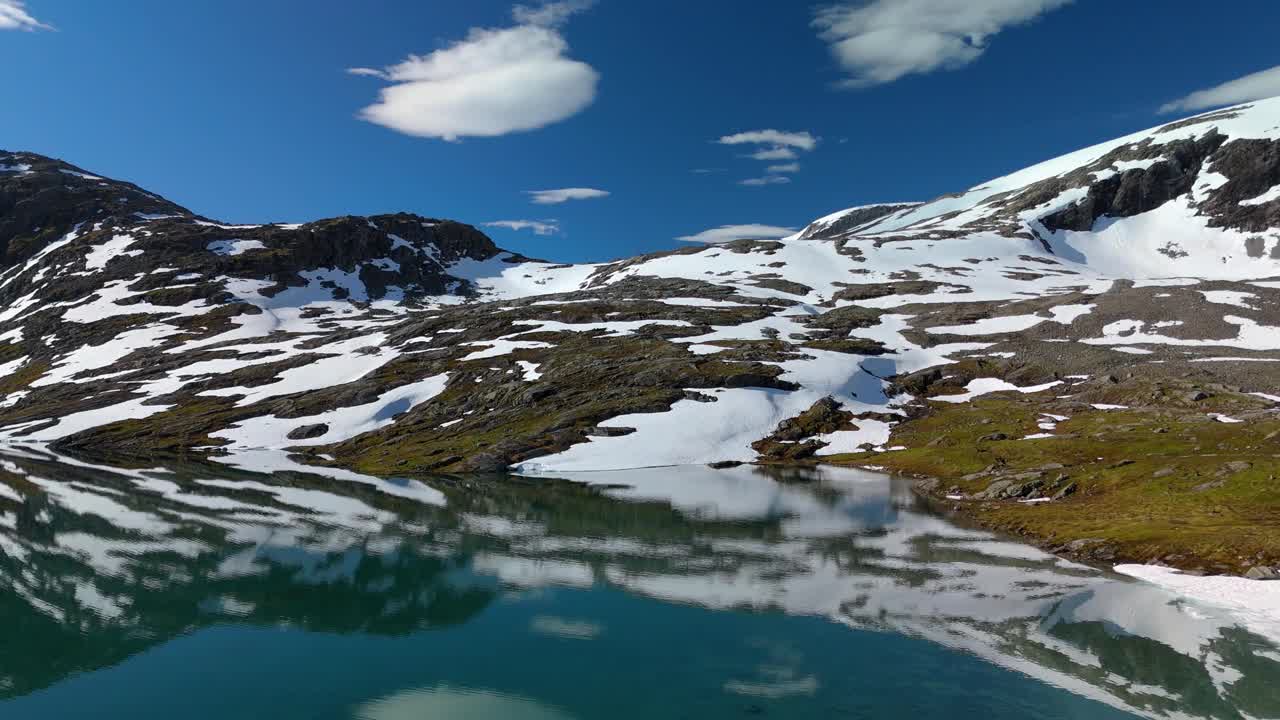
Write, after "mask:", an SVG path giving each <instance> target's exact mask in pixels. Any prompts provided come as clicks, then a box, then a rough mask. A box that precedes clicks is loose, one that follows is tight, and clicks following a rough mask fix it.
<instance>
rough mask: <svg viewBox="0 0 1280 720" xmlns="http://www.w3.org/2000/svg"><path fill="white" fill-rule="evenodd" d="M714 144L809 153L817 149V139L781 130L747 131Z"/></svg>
mask: <svg viewBox="0 0 1280 720" xmlns="http://www.w3.org/2000/svg"><path fill="white" fill-rule="evenodd" d="M716 142H718V143H720V144H721V145H773V146H774V147H792V148H796V149H798V150H805V151H809V150H812V149H814V148H816V147H818V138H816V137H814V136H813V135H812V134H810V133H808V132H783V131H781V130H748V131H746V132H740V133H734V134H732V135H725V136H723V137H721V138H720V139H719V140H717V141H716Z"/></svg>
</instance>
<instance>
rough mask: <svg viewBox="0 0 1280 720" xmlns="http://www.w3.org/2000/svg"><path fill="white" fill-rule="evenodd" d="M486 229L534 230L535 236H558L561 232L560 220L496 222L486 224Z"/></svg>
mask: <svg viewBox="0 0 1280 720" xmlns="http://www.w3.org/2000/svg"><path fill="white" fill-rule="evenodd" d="M484 226H485V227H499V228H506V229H508V230H516V231H519V230H532V231H533V234H534V235H556V234H558V233H559V232H560V222H559V221H558V220H554V219H552V220H494V221H493V222H487V223H484Z"/></svg>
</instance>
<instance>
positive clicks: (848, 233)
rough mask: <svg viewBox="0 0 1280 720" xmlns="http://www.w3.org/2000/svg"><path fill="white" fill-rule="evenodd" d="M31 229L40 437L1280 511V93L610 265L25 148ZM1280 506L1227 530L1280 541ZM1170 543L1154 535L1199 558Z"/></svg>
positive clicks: (0, 317)
mask: <svg viewBox="0 0 1280 720" xmlns="http://www.w3.org/2000/svg"><path fill="white" fill-rule="evenodd" d="M0 251H2V253H3V254H2V255H0V307H3V310H0V440H2V441H4V442H6V443H27V442H30V443H54V444H56V445H57V446H59V447H61V448H64V449H67V450H74V451H79V452H93V453H99V454H102V453H106V454H112V455H117V456H138V457H148V456H152V455H155V454H157V453H182V452H191V451H197V450H198V451H201V452H207V453H211V454H213V455H215V456H218V457H220V459H221V460H222V461H224V462H230V463H233V464H243V465H246V466H248V465H252V466H255V467H271V466H274V465H285V464H288V463H291V462H293V460H290V459H289V457H290V456H291V455H292V456H293V457H294V458H295V459H300V458H305V462H308V463H310V464H315V465H327V466H330V467H332V468H335V471H336V469H339V468H340V469H343V470H344V471H359V472H364V473H370V474H375V475H388V474H397V475H398V474H412V473H427V472H441V471H448V472H462V471H496V470H503V469H506V468H508V467H515V468H518V469H520V470H521V471H524V472H552V473H554V472H565V471H575V470H600V469H613V468H628V467H642V466H655V465H673V464H690V463H718V462H753V461H765V462H769V461H775V462H807V461H812V460H813V459H815V458H822V457H826V458H829V459H834V460H838V461H840V462H848V463H856V464H862V465H876V466H880V467H888V468H891V469H895V470H899V471H902V472H912V473H918V474H922V475H928V476H930V477H934V478H941V479H942V480H943V481H944V482H943V483H942V484H940V485H937V486H935V492H936V493H937V494H938V496H939V497H940V498H942V496H944V495H945V496H950V497H951V498H952V499H953V500H954V501H956V502H959V501H961V500H973V502H974V504H975V506H981V507H982V508H987V507H988V505H990V507H991V508H992V509H991V514H992V516H991V517H989V518H988V521H990V522H992V523H995V524H1000V525H1002V526H1005V527H1008V528H1010V529H1014V530H1020V529H1022V530H1025V528H1024V527H1023V525H1025V520H1024V519H1023V515H1025V512H1026V506H1025V505H1024V506H1023V507H1021V508H1015V510H1014V511H1012V512H1014V513H1015V515H1014V517H1013V518H1012V519H1010V518H1008V517H1005V514H1007V513H1009V512H1011V511H1009V510H1008V506H1009V504H1010V503H1009V502H1000V503H987V502H986V501H987V500H1001V499H1003V500H1006V501H1011V500H1037V501H1043V500H1050V499H1052V498H1057V500H1059V501H1062V502H1060V503H1059V504H1060V505H1061V506H1063V507H1067V506H1069V505H1071V504H1072V502H1078V500H1070V497H1071V496H1073V495H1077V494H1078V495H1081V496H1090V495H1094V494H1097V495H1099V496H1105V497H1109V498H1116V497H1125V498H1126V501H1132V500H1134V498H1132V497H1127V496H1124V495H1123V494H1121V495H1120V496H1116V495H1112V494H1109V493H1110V491H1109V490H1108V489H1107V488H1110V487H1111V485H1112V484H1116V483H1120V484H1122V485H1123V484H1126V483H1128V484H1132V483H1133V482H1136V480H1137V479H1139V478H1138V477H1137V476H1136V475H1135V476H1134V477H1129V476H1128V475H1125V473H1137V472H1139V471H1141V473H1144V475H1142V478H1141V479H1142V480H1143V481H1144V482H1143V483H1140V485H1141V486H1142V488H1143V490H1142V492H1143V493H1146V492H1147V491H1148V490H1150V488H1151V487H1152V486H1159V487H1160V488H1162V489H1161V490H1160V492H1161V493H1164V495H1161V497H1164V496H1165V495H1168V494H1169V493H1172V494H1173V495H1174V496H1179V497H1180V496H1181V495H1184V494H1187V493H1190V490H1191V489H1192V488H1201V487H1202V488H1203V489H1202V490H1199V491H1197V492H1195V493H1190V494H1189V495H1188V497H1192V500H1191V502H1193V503H1194V504H1195V507H1197V508H1202V507H1204V506H1205V505H1206V503H1208V504H1210V505H1212V504H1213V503H1214V502H1219V501H1218V500H1213V498H1217V497H1219V496H1222V497H1221V498H1220V502H1222V503H1225V504H1227V505H1229V506H1231V507H1233V508H1242V507H1243V508H1248V509H1249V511H1250V512H1253V511H1257V512H1260V513H1264V515H1263V516H1261V517H1252V516H1251V517H1247V518H1245V519H1244V520H1242V521H1241V522H1242V523H1243V524H1244V525H1248V526H1250V527H1257V525H1258V523H1264V524H1265V523H1270V522H1275V521H1276V520H1277V519H1278V518H1280V515H1272V514H1271V513H1275V512H1277V510H1278V509H1277V507H1276V506H1277V504H1280V500H1276V499H1271V495H1273V494H1274V493H1271V491H1270V485H1269V484H1267V483H1268V482H1269V479H1270V478H1271V477H1272V475H1273V473H1274V471H1275V470H1276V469H1280V468H1277V462H1276V456H1277V455H1280V447H1278V446H1277V445H1278V444H1277V442H1276V440H1275V438H1276V437H1277V432H1280V415H1278V414H1277V412H1276V403H1277V402H1278V401H1280V372H1278V371H1277V370H1276V366H1275V365H1274V363H1275V362H1278V361H1280V323H1278V322H1277V321H1276V317H1277V310H1280V99H1273V100H1267V101H1262V102H1257V103H1254V104H1252V105H1249V106H1242V107H1237V108H1230V109H1227V110H1222V111H1216V112H1213V113H1208V114H1205V115H1201V116H1197V117H1195V118H1191V119H1187V120H1182V121H1178V122H1174V123H1170V124H1167V125H1164V126H1161V127H1158V128H1154V129H1152V130H1149V131H1145V132H1141V133H1136V134H1134V135H1130V136H1127V137H1124V138H1120V139H1118V140H1114V141H1111V142H1108V143H1104V144H1101V145H1097V146H1094V147H1091V148H1087V149H1085V150H1081V151H1078V152H1075V153H1071V154H1069V155H1066V156H1063V157H1061V158H1057V159H1055V160H1051V161H1048V162H1046V163H1042V164H1040V165H1036V166H1033V167H1031V168H1027V169H1025V170H1021V171H1019V172H1016V173H1013V174H1011V175H1007V176H1005V177H1002V178H998V179H995V180H992V181H989V182H987V183H983V184H982V185H980V186H978V187H975V188H973V189H970V190H968V191H965V192H962V193H957V194H954V195H949V196H945V197H942V198H939V199H936V200H933V201H930V202H925V203H894V204H886V205H872V206H863V207H858V208H851V209H849V210H845V211H842V212H839V213H835V214H833V215H830V216H827V217H825V218H822V219H820V220H818V221H815V222H814V223H812V224H810V225H809V226H808V227H806V228H805V229H804V230H803V231H802V232H800V233H798V234H797V235H795V236H793V237H790V238H785V239H783V240H779V241H772V240H770V241H739V242H734V243H730V244H727V245H715V246H707V247H703V246H691V247H687V248H681V249H679V250H675V251H671V252H666V253H659V254H655V255H648V256H643V257H638V258H632V259H628V260H623V261H619V262H613V263H602V264H593V265H557V264H552V263H547V262H541V261H535V260H530V259H528V258H524V257H521V256H519V255H516V254H513V253H509V252H506V251H503V250H502V249H500V248H498V247H496V246H495V245H494V244H493V243H492V242H491V241H490V240H489V239H488V238H487V237H485V236H484V235H483V234H482V233H480V232H479V231H477V230H476V229H475V228H473V227H471V226H468V225H465V224H462V223H458V222H453V221H449V220H441V219H434V218H422V217H417V216H412V215H405V214H400V215H383V216H376V217H368V218H365V217H343V218H334V219H329V220H321V221H316V222H311V223H306V224H301V225H261V226H244V225H229V224H224V223H219V222H216V221H213V220H210V219H207V218H203V217H200V216H198V215H195V214H193V213H191V212H190V211H188V210H186V209H184V208H182V207H179V206H177V205H175V204H174V203H171V202H169V201H167V200H164V199H163V198H161V197H159V196H157V195H154V194H151V193H150V192H147V191H145V190H143V189H140V188H137V187H136V186H133V185H130V184H128V183H122V182H117V181H114V180H110V179H106V178H103V177H99V176H96V175H93V174H91V173H89V172H86V171H85V170H83V169H80V168H77V167H74V166H71V165H68V164H66V163H63V162H60V161H57V160H52V159H49V158H44V157H41V156H38V155H34V154H31V153H25V152H8V153H5V152H0ZM930 423H932V424H930ZM1228 426H1231V427H1230V428H1228ZM1122 427H1123V428H1127V431H1129V432H1139V431H1140V432H1142V433H1144V434H1143V435H1142V437H1143V438H1144V439H1145V438H1149V437H1155V438H1157V439H1158V440H1160V441H1161V442H1160V443H1157V445H1156V446H1151V447H1147V448H1146V450H1144V452H1146V453H1147V455H1148V456H1150V458H1155V459H1154V460H1152V459H1149V458H1144V459H1137V458H1131V457H1127V456H1125V457H1115V458H1108V459H1107V462H1106V463H1105V465H1100V466H1099V468H1101V469H1097V470H1096V472H1095V471H1093V470H1089V471H1086V472H1085V473H1084V474H1081V472H1080V470H1079V469H1076V470H1072V471H1066V470H1063V467H1064V466H1068V465H1070V466H1072V467H1075V466H1085V465H1088V466H1089V467H1094V465H1098V461H1096V460H1094V459H1093V458H1098V457H1106V456H1107V455H1108V454H1109V453H1108V452H1103V451H1104V450H1108V451H1111V450H1114V451H1115V452H1120V453H1121V454H1122V455H1124V454H1125V453H1126V452H1128V451H1127V450H1124V448H1127V447H1136V444H1135V443H1134V442H1133V441H1132V439H1131V438H1130V439H1126V438H1125V437H1121V436H1118V435H1114V436H1113V435H1112V433H1115V432H1119V429H1120V428H1122ZM922 428H932V429H931V430H930V431H929V432H925V431H924V430H922ZM1227 429H1230V430H1231V432H1230V433H1228V434H1226V435H1223V433H1224V432H1225V431H1226V430H1227ZM1082 438H1083V439H1087V440H1089V442H1090V443H1092V444H1091V445H1089V446H1088V447H1083V446H1082V444H1081V442H1077V441H1080V440H1081V439H1082ZM1144 442H1145V441H1144ZM1055 443H1058V445H1055ZM1064 443H1065V444H1064ZM1209 443H1213V445H1209ZM1148 444H1149V443H1148ZM1235 444H1238V445H1239V447H1236V446H1235ZM1094 445H1097V446H1100V447H1093V446H1094ZM898 448H901V449H898ZM1117 448H1119V449H1117ZM1210 455H1211V456H1213V459H1211V460H1210V459H1206V456H1210ZM1237 456H1239V457H1237ZM1246 456H1247V457H1246ZM1192 458H1194V459H1192ZM1126 461H1127V462H1126ZM1116 463H1123V464H1121V465H1118V466H1117V468H1119V469H1122V470H1117V469H1116V468H1109V467H1108V466H1110V465H1113V464H1116ZM1233 463H1235V464H1234V465H1233ZM1050 465H1058V466H1060V467H1056V468H1049V469H1044V468H1046V467H1048V466H1050ZM1152 465H1155V466H1156V467H1152ZM1166 467H1172V468H1173V470H1172V471H1171V472H1169V473H1166V474H1164V475H1159V476H1156V480H1159V481H1160V482H1156V483H1151V482H1146V481H1147V480H1149V479H1150V478H1152V477H1153V475H1154V474H1155V473H1160V472H1163V471H1164V469H1165V468H1166ZM1124 468H1129V469H1127V470H1123V469H1124ZM1231 468H1237V469H1236V470H1232V469H1231ZM1113 470H1115V472H1113ZM1104 471H1105V472H1104ZM1029 472H1031V473H1035V472H1038V473H1040V475H1035V476H1031V475H1026V473H1029ZM1118 472H1119V473H1120V474H1121V475H1123V476H1122V477H1118V476H1117V473H1118ZM1224 473H1225V474H1224ZM1024 476H1025V477H1024ZM1059 476H1062V477H1059ZM1018 478H1020V479H1018ZM1090 478H1092V479H1090ZM1175 481H1177V482H1184V483H1192V484H1188V485H1187V487H1185V488H1184V487H1181V486H1178V487H1173V486H1172V485H1170V483H1174V482H1175ZM1000 483H1004V485H1003V486H1002V487H1001V489H1000V490H998V491H995V492H993V491H992V490H991V488H992V487H995V486H997V485H998V484H1000ZM1090 483H1096V488H1095V486H1094V485H1090ZM1214 483H1217V485H1214ZM1070 486H1074V487H1070ZM1166 486H1168V487H1166ZM1206 486H1208V487H1206ZM1126 487H1127V485H1126ZM1011 488H1016V490H1011ZM1095 490H1096V493H1095ZM1184 491H1186V492H1185V493H1184ZM983 493H987V495H983ZM1235 493H1239V494H1235ZM1224 494H1225V495H1224ZM1068 500H1070V501H1068ZM1148 500H1149V498H1147V497H1146V496H1145V495H1143V496H1142V501H1143V502H1147V501H1148ZM1053 502H1056V501H1053ZM1170 502H1172V501H1170ZM1035 504H1036V505H1044V504H1045V503H1043V502H1038V503H1035ZM1175 505H1176V503H1174V505H1171V506H1170V508H1169V509H1168V512H1170V513H1175V514H1176V513H1181V512H1183V508H1181V506H1176V507H1175ZM975 512H979V513H982V512H986V510H977V511H975ZM1037 512H1043V513H1044V514H1046V515H1047V514H1048V513H1049V512H1050V511H1048V510H1046V509H1045V508H1038V509H1037ZM1233 512H1235V511H1233ZM1246 514H1247V513H1246ZM1055 527H1056V526H1055ZM1271 527H1275V525H1272V526H1271ZM1028 532H1032V533H1033V535H1034V537H1035V538H1036V539H1042V540H1043V539H1045V538H1046V532H1045V531H1044V528H1042V527H1041V528H1038V529H1037V530H1035V531H1030V530H1028ZM1082 532H1088V530H1087V529H1086V528H1079V527H1072V528H1057V529H1055V530H1054V533H1051V534H1050V535H1052V537H1051V538H1049V540H1052V541H1055V542H1056V541H1061V542H1064V543H1065V542H1068V541H1074V540H1078V539H1081V538H1082V537H1084V538H1088V537H1089V536H1088V535H1081V533H1082ZM1219 535H1220V533H1217V534H1214V537H1215V538H1216V537H1218V536H1219ZM1274 535H1275V533H1274V532H1264V533H1253V534H1252V535H1250V537H1251V538H1252V539H1251V540H1250V541H1249V542H1250V544H1249V545H1248V547H1247V548H1244V549H1239V550H1240V552H1237V551H1236V550H1237V549H1232V550H1231V551H1230V554H1231V557H1227V556H1226V554H1225V551H1224V552H1223V553H1219V552H1217V551H1213V550H1212V548H1208V547H1197V548H1193V551H1194V552H1195V554H1196V556H1197V557H1200V558H1205V557H1210V558H1212V560H1213V562H1215V563H1218V564H1224V566H1229V567H1230V568H1232V569H1242V568H1243V567H1244V566H1246V565H1248V566H1253V565H1255V564H1260V563H1262V562H1263V561H1265V562H1266V563H1272V564H1280V540H1278V539H1277V538H1275V537H1273V536H1274ZM1046 541H1048V540H1046ZM1144 542H1147V540H1145V539H1143V538H1138V539H1136V540H1135V541H1134V544H1133V545H1131V546H1128V549H1127V550H1125V551H1123V552H1120V554H1119V555H1118V557H1131V558H1132V557H1136V558H1139V559H1150V558H1151V557H1163V556H1164V555H1165V554H1166V551H1165V549H1164V546H1163V545H1159V543H1157V544H1155V545H1143V543H1144ZM1215 542H1217V541H1216V540H1215ZM1245 550H1247V553H1246V552H1244V551H1245ZM1107 552H1114V550H1113V549H1110V548H1109V549H1108V550H1107ZM1175 554H1176V553H1175ZM1246 555H1247V560H1242V559H1241V558H1242V557H1245V556H1246ZM1237 556H1239V557H1237Z"/></svg>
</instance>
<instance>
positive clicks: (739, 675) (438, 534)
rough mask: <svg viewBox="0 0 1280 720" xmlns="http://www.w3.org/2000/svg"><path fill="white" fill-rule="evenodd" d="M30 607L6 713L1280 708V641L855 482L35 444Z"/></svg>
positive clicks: (1121, 714) (1125, 712)
mask: <svg viewBox="0 0 1280 720" xmlns="http://www.w3.org/2000/svg"><path fill="white" fill-rule="evenodd" d="M262 467H277V468H279V467H280V463H279V462H263V463H262ZM0 617H2V618H3V621H4V626H3V627H4V633H3V635H0V718H4V719H5V720H21V719H25V718H39V719H40V720H48V719H51V718H57V719H60V720H61V719H66V720H71V719H75V718H94V719H95V720H100V719H104V718H106V719H110V718H129V719H130V720H137V719H138V718H194V719H204V718H219V719H222V718H280V719H286V718H308V719H310V718H343V719H346V720H356V719H359V720H429V719H434V718H449V719H457V720H472V719H495V720H496V719H498V718H534V719H543V718H546V719H555V720H568V719H571V718H620V719H629V718H645V719H646V720H649V719H653V718H698V719H699V720H703V719H715V718H742V717H757V716H762V717H776V718H904V717H906V718H980V719H981V720H997V719H1001V718H1010V719H1012V718H1019V719H1020V718H1079V719H1081V720H1093V719H1103V720H1105V719H1108V718H1127V717H1135V716H1136V717H1154V718H1166V717H1167V718H1188V717H1190V718H1248V717H1255V718H1276V717H1280V648H1278V647H1277V646H1276V644H1275V643H1273V642H1272V641H1270V640H1268V639H1266V638H1264V637H1262V636H1259V635H1257V634H1254V633H1253V632H1250V630H1248V629H1246V628H1244V627H1241V626H1239V625H1238V624H1237V623H1236V621H1235V620H1233V619H1232V618H1231V617H1229V616H1226V615H1223V614H1221V613H1219V612H1217V611H1215V610H1213V609H1211V608H1205V607H1196V606H1193V605H1190V604H1188V603H1185V602H1182V601H1179V600H1177V599H1176V598H1174V597H1172V596H1170V595H1167V594H1165V593H1164V592H1162V591H1160V590H1157V589H1155V588H1152V587H1149V586H1145V585H1140V584H1136V583H1132V582H1128V581H1125V580H1123V579H1120V578H1117V577H1114V576H1111V575H1107V574H1104V573H1100V572H1098V571H1096V570H1092V569H1089V568H1085V567H1081V566H1078V565H1073V564H1071V563H1067V562H1065V561H1061V560H1058V559H1055V558H1053V557H1051V556H1047V555H1045V554H1043V553H1041V552H1039V551H1037V550H1035V549H1033V548H1029V547H1026V546H1022V545H1018V544H1016V543H1011V542H1008V541H1005V540H1002V539H1000V538H996V537H994V536H992V535H989V534H987V533H982V532H977V531H974V530H970V529H964V528H960V527H957V526H955V525H953V524H951V523H949V522H948V521H946V520H945V519H943V518H940V517H937V516H935V515H932V514H930V513H928V512H927V511H925V510H924V509H923V508H920V507H917V506H916V504H915V502H914V501H913V499H912V497H911V495H910V493H908V492H907V491H906V489H905V488H903V487H900V486H898V485H896V484H894V483H893V482H891V481H890V480H889V479H887V478H884V477H880V476H876V475H872V474H868V473H863V472H858V471H849V470H835V469H827V470H817V471H803V472H801V471H788V472H783V473H778V472H765V471H762V470H759V469H754V468H747V467H743V468H734V469H730V470H719V471H717V470H710V469H707V468H701V467H693V468H662V469H649V470H637V471H628V472H618V473H592V474H589V475H582V476H577V477H572V478H564V479H551V478H539V479H529V478H517V477H504V476H497V477H487V478H467V477H441V478H433V479H430V480H426V481H419V480H375V479H373V478H368V477H364V476H358V475H353V474H349V473H341V472H338V473H332V474H330V475H319V474H313V473H309V472H289V471H281V470H278V469H277V470H276V471H274V472H250V471H248V470H244V469H241V468H233V467H226V466H221V465H216V464H204V463H192V464H185V465H173V466H169V467H163V468H150V469H139V468H123V467H105V466H100V465H91V464H86V463H83V462H80V461H76V460H72V459H69V458H62V457H56V456H53V455H50V454H47V453H45V452H43V451H33V450H30V449H25V450H16V449H10V450H5V451H2V452H0Z"/></svg>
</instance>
